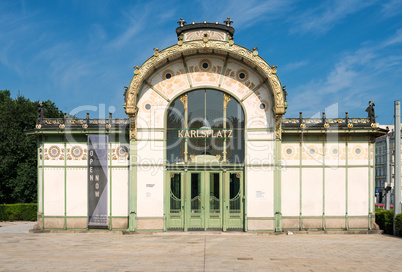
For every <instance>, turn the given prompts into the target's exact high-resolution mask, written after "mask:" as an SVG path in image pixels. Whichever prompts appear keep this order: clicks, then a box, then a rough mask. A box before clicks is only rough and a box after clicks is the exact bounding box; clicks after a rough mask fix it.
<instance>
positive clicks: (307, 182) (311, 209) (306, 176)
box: [302, 168, 323, 216]
mask: <svg viewBox="0 0 402 272" xmlns="http://www.w3.org/2000/svg"><path fill="white" fill-rule="evenodd" d="M322 177H323V171H322V168H303V169H302V215H303V216H322V208H323V205H322V204H323V191H322V189H323V187H322V185H323V184H322Z"/></svg>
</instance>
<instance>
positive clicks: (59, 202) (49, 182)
mask: <svg viewBox="0 0 402 272" xmlns="http://www.w3.org/2000/svg"><path fill="white" fill-rule="evenodd" d="M43 189H44V207H43V208H44V215H45V216H64V169H63V168H45V176H44V188H43Z"/></svg>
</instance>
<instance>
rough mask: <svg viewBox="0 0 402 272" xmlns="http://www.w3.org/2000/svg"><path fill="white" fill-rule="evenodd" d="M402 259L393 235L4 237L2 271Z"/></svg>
mask: <svg viewBox="0 0 402 272" xmlns="http://www.w3.org/2000/svg"><path fill="white" fill-rule="evenodd" d="M0 229H1V228H0ZM401 257H402V239H400V238H396V237H393V236H388V235H361V234H360V235H356V234H350V235H344V234H306V235H300V234H294V235H262V234H256V233H233V232H231V233H219V232H214V233H203V232H191V233H180V232H175V233H169V232H166V233H152V234H135V235H121V234H118V233H105V232H97V233H31V234H28V233H0V271H88V270H90V271H301V272H303V271H310V272H311V271H338V272H339V271H402V258H401Z"/></svg>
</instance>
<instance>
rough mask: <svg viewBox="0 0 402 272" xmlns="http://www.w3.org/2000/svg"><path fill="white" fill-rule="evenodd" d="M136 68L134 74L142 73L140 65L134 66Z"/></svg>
mask: <svg viewBox="0 0 402 272" xmlns="http://www.w3.org/2000/svg"><path fill="white" fill-rule="evenodd" d="M133 68H134V69H135V70H134V75H138V74H139V73H140V66H138V65H137V66H134V67H133Z"/></svg>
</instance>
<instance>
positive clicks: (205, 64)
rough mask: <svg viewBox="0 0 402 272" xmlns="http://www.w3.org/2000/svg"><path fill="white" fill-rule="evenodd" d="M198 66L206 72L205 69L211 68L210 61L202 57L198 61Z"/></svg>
mask: <svg viewBox="0 0 402 272" xmlns="http://www.w3.org/2000/svg"><path fill="white" fill-rule="evenodd" d="M199 66H200V69H201V70H202V71H204V72H207V71H209V70H211V67H212V63H211V61H210V60H208V59H203V60H201V61H200V64H199Z"/></svg>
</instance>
